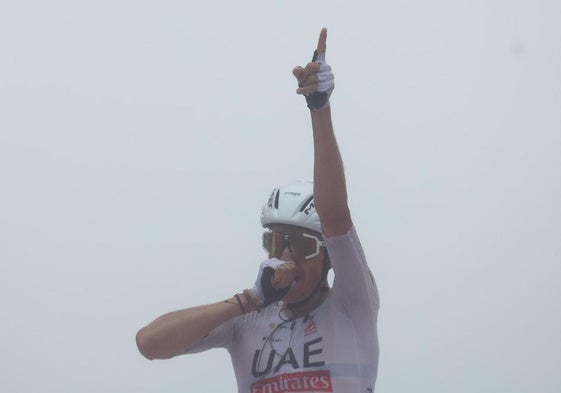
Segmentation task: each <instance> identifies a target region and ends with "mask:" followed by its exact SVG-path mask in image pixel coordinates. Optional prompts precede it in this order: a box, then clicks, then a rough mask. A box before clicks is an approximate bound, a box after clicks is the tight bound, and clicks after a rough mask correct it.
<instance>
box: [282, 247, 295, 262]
mask: <svg viewBox="0 0 561 393" xmlns="http://www.w3.org/2000/svg"><path fill="white" fill-rule="evenodd" d="M280 259H281V261H286V262H288V261H291V260H292V254H291V252H290V248H289V247H288V244H286V245H285V246H284V248H283V249H282V254H281V257H280Z"/></svg>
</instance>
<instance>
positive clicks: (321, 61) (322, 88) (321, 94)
mask: <svg viewBox="0 0 561 393" xmlns="http://www.w3.org/2000/svg"><path fill="white" fill-rule="evenodd" d="M326 42H327V29H326V28H325V27H324V28H323V29H321V32H320V34H319V39H318V44H317V47H316V50H315V51H314V56H313V58H312V61H311V62H310V63H308V64H306V66H305V67H301V66H297V67H294V69H293V70H292V74H293V75H294V76H295V77H296V79H297V80H298V89H297V90H296V93H297V94H302V95H304V96H305V97H306V101H307V103H308V108H310V109H311V110H313V111H317V110H320V109H323V108H326V107H328V106H329V97H330V96H331V93H332V92H333V89H334V88H335V80H334V77H333V73H332V72H331V67H330V66H329V65H328V64H327V63H326V62H325V51H326V47H327V45H326Z"/></svg>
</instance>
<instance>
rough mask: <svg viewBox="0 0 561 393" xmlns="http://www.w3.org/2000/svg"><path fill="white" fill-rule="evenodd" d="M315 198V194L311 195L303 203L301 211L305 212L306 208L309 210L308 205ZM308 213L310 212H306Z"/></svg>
mask: <svg viewBox="0 0 561 393" xmlns="http://www.w3.org/2000/svg"><path fill="white" fill-rule="evenodd" d="M313 199H314V196H313V195H312V196H311V197H309V198H308V199H306V202H304V203H303V204H302V207H301V208H300V211H301V212H303V211H304V210H307V209H308V205H309V204H310V203H312V201H313ZM306 214H308V213H307V212H306Z"/></svg>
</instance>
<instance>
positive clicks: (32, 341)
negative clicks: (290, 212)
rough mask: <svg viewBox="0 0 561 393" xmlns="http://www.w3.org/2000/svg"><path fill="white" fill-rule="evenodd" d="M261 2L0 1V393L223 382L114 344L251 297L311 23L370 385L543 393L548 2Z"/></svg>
mask: <svg viewBox="0 0 561 393" xmlns="http://www.w3.org/2000/svg"><path fill="white" fill-rule="evenodd" d="M270 3H271V2H263V1H261V2H257V1H246V2H231V1H214V2H212V1H210V2H196V3H193V2H185V1H162V2H146V1H135V2H133V1H125V0H116V1H111V2H109V1H97V2H77V1H60V0H54V1H50V2H40V1H33V0H31V1H20V2H15V1H12V2H4V3H2V4H1V5H0V181H1V184H0V267H1V270H0V312H1V315H2V316H1V318H2V319H1V320H2V323H1V324H0V335H1V337H2V340H1V344H0V354H1V357H0V370H1V371H0V391H1V392H2V393H24V392H25V393H31V392H42V393H75V392H83V393H90V392H92V393H93V392H96V393H97V392H123V393H129V392H131V393H132V392H135V393H140V392H195V391H196V392H225V393H229V392H236V383H235V379H234V373H233V371H232V369H231V364H230V359H229V355H228V353H227V352H226V351H225V350H213V351H210V352H207V353H204V354H198V355H192V356H182V357H178V358H175V359H172V360H166V361H152V362H150V361H148V360H146V359H144V358H143V357H142V356H141V355H140V354H139V353H138V351H137V349H136V345H135V342H134V336H135V334H136V331H137V330H138V329H139V328H140V327H142V326H143V325H145V324H146V323H148V322H150V321H151V320H152V319H154V318H155V317H157V316H159V315H160V314H163V313H165V312H168V311H172V310H176V309H179V308H185V307H189V306H194V305H199V304H203V303H209V302H215V301H220V300H222V299H225V298H228V297H230V296H232V295H233V294H234V293H236V292H239V291H240V290H243V289H244V288H248V287H251V286H252V285H253V282H254V280H255V277H256V275H257V268H258V265H259V263H260V262H261V261H262V260H263V259H264V258H265V257H266V255H265V253H264V252H263V251H262V249H261V247H260V241H261V240H260V235H261V231H262V229H261V227H260V223H259V213H260V208H261V204H262V203H264V202H265V201H266V199H267V197H268V195H269V193H270V191H271V190H272V188H273V187H274V186H277V185H280V184H285V183H288V182H292V181H293V180H297V179H302V180H311V177H312V144H311V128H310V121H309V114H308V111H307V109H306V107H305V103H304V100H303V98H302V97H298V96H297V95H296V94H295V89H296V83H295V81H294V78H293V76H292V74H291V70H292V68H293V67H294V66H295V65H300V64H305V63H306V62H308V61H309V60H310V58H311V55H312V51H313V49H314V47H315V44H316V42H317V36H318V34H319V31H320V29H321V27H323V26H326V27H327V28H328V30H329V31H328V39H327V61H328V63H329V64H330V65H331V66H332V68H333V71H334V74H335V81H336V88H335V91H334V93H333V96H332V100H331V102H332V108H333V109H332V111H333V119H334V124H335V129H336V133H337V137H338V141H339V144H340V148H341V152H342V155H343V159H344V162H345V168H346V175H347V183H348V189H349V204H350V208H351V212H352V215H353V221H354V223H355V226H356V227H357V230H358V233H359V236H360V237H361V240H362V243H363V246H364V249H365V252H366V255H367V257H368V260H369V264H370V266H371V268H372V270H373V272H374V275H375V277H376V280H377V283H378V287H379V290H380V298H381V308H380V318H379V338H380V348H381V353H380V368H379V373H378V382H377V389H376V392H377V393H395V392H399V393H405V392H419V393H502V392H505V393H506V392H508V393H526V392H536V393H558V392H559V391H561V377H560V375H561V2H560V1H558V0H556V1H554V0H536V1H522V0H512V1H507V0H487V1H483V0H470V1H468V0H459V1H445V0H429V1H424V2H417V1H411V0H409V1H347V2H335V1H307V2H294V1H285V2H282V3H278V4H277V3H274V4H270Z"/></svg>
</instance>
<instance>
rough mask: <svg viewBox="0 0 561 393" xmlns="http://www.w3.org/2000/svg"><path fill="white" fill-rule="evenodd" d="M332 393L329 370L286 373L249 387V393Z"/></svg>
mask: <svg viewBox="0 0 561 393" xmlns="http://www.w3.org/2000/svg"><path fill="white" fill-rule="evenodd" d="M297 392H333V386H332V384H331V375H330V374H329V370H319V371H303V372H297V373H288V374H282V375H278V376H276V377H272V378H267V379H263V380H261V381H259V382H255V383H253V384H252V385H251V393H297Z"/></svg>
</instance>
